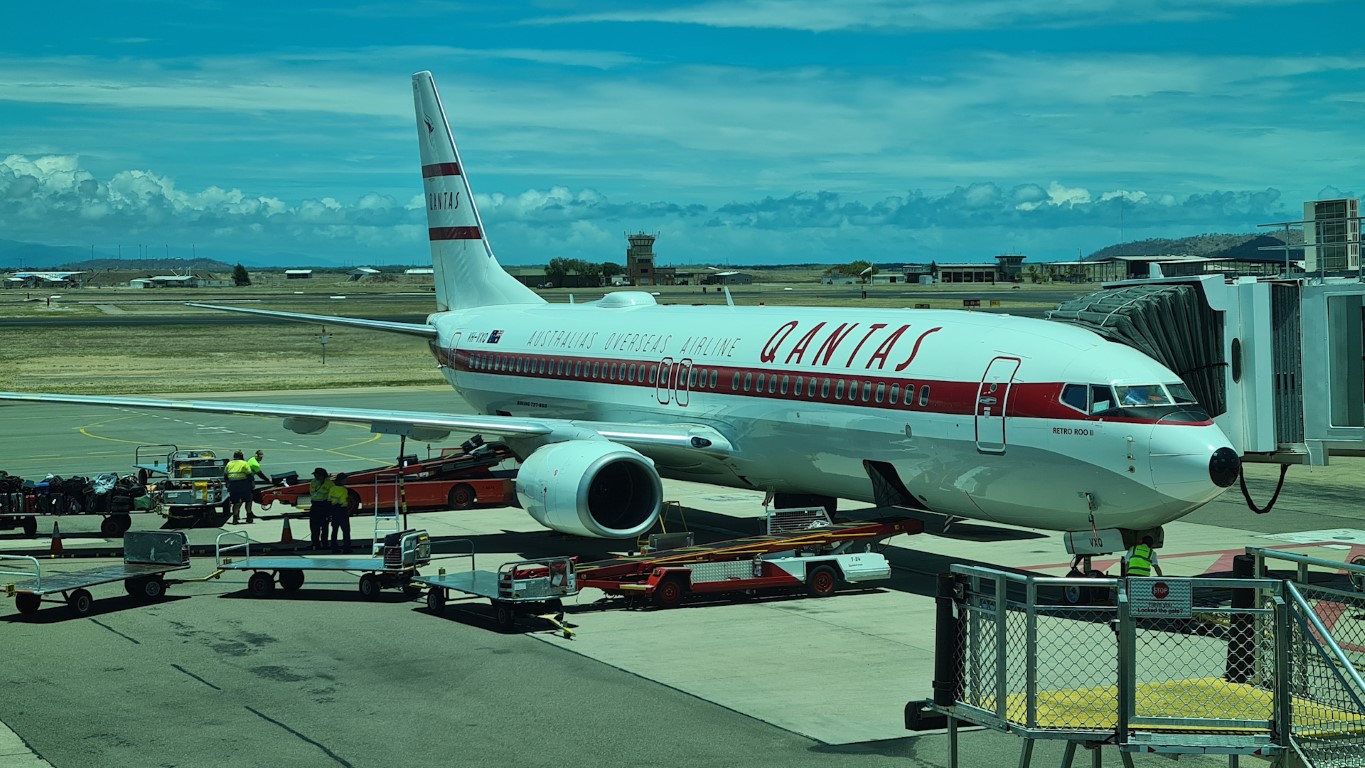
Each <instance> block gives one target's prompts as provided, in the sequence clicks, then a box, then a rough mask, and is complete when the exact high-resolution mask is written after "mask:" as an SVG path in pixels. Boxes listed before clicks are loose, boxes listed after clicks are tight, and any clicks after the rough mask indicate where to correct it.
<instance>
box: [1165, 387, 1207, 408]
mask: <svg viewBox="0 0 1365 768" xmlns="http://www.w3.org/2000/svg"><path fill="white" fill-rule="evenodd" d="M1166 391H1167V392H1170V393H1171V399H1172V400H1174V401H1175V402H1176V403H1178V404H1182V405H1183V404H1186V403H1198V402H1199V401H1198V400H1197V399H1195V396H1194V393H1193V392H1191V391H1190V388H1189V387H1187V386H1185V385H1184V384H1167V385H1166Z"/></svg>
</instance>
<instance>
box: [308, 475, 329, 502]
mask: <svg viewBox="0 0 1365 768" xmlns="http://www.w3.org/2000/svg"><path fill="white" fill-rule="evenodd" d="M335 487H336V485H335V484H334V483H333V482H332V478H330V477H329V478H327V479H326V480H323V481H322V482H320V483H319V482H318V481H317V480H313V481H312V482H310V483H308V495H309V496H311V497H312V499H313V501H315V502H317V501H327V500H328V499H329V498H331V496H332V489H333V488H335Z"/></svg>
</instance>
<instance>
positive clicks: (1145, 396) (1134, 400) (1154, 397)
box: [1114, 384, 1171, 408]
mask: <svg viewBox="0 0 1365 768" xmlns="http://www.w3.org/2000/svg"><path fill="white" fill-rule="evenodd" d="M1114 392H1115V393H1116V394H1117V395H1118V398H1119V403H1120V404H1121V405H1123V407H1125V408H1133V407H1142V406H1147V405H1170V404H1171V397H1170V395H1167V394H1166V389H1165V387H1162V386H1161V385H1160V384H1135V385H1132V386H1123V385H1115V387H1114Z"/></svg>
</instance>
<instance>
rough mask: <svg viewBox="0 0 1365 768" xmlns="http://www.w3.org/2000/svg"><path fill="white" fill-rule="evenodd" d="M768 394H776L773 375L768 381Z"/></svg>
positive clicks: (775, 383)
mask: <svg viewBox="0 0 1365 768" xmlns="http://www.w3.org/2000/svg"><path fill="white" fill-rule="evenodd" d="M768 393H769V394H773V395H775V394H777V374H775V373H774V374H773V375H772V377H770V378H769V379H768Z"/></svg>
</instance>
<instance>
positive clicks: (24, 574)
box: [0, 531, 190, 616]
mask: <svg viewBox="0 0 1365 768" xmlns="http://www.w3.org/2000/svg"><path fill="white" fill-rule="evenodd" d="M11 564H13V565H14V567H10V566H11ZM26 566H27V567H26ZM189 567H190V548H189V544H188V542H187V541H186V540H185V534H183V533H181V532H179V531H168V532H166V531H134V532H132V533H127V534H124V536H123V562H122V563H121V564H119V565H107V566H103V567H100V568H91V569H88V570H83V571H69V572H66V573H49V574H44V573H43V569H42V568H43V567H42V564H41V563H40V562H39V561H38V559H37V558H36V557H28V556H27V555H0V577H6V576H18V577H19V580H18V581H13V582H5V584H4V589H5V594H6V595H9V596H13V597H14V603H15V607H17V608H18V609H19V612H20V613H23V614H30V613H33V612H34V611H37V610H38V606H39V605H40V604H41V603H42V602H43V598H44V597H46V596H48V595H54V594H60V595H61V596H62V597H63V598H64V599H65V601H66V604H67V606H68V607H70V608H71V611H72V612H73V613H75V614H76V615H77V616H88V615H89V614H90V611H91V609H92V607H93V606H92V601H93V598H91V596H90V590H89V589H87V587H93V586H96V585H99V584H109V583H111V582H115V581H120V580H122V581H123V588H124V589H125V590H127V592H128V594H130V595H132V596H133V597H136V598H139V599H142V600H147V601H152V600H158V599H160V598H161V597H162V596H164V595H165V594H166V580H165V578H164V577H165V575H166V574H168V573H170V572H172V571H183V570H185V569H186V568H189ZM48 602H57V601H56V600H53V599H49V600H48Z"/></svg>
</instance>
